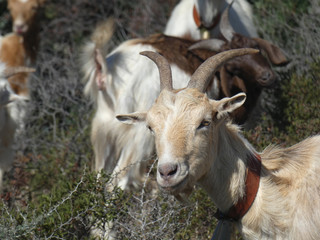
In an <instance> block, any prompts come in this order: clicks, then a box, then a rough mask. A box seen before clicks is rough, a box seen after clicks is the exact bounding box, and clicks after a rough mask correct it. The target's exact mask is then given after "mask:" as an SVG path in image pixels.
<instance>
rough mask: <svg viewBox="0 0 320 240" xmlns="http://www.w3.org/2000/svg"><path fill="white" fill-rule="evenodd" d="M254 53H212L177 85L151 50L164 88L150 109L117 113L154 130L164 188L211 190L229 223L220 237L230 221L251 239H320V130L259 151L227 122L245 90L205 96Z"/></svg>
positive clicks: (179, 192) (177, 191)
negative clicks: (231, 62)
mask: <svg viewBox="0 0 320 240" xmlns="http://www.w3.org/2000/svg"><path fill="white" fill-rule="evenodd" d="M250 51H254V50H252V49H251V50H250V49H248V50H246V49H237V50H230V51H226V52H223V53H222V54H221V53H220V54H218V55H215V56H214V57H211V58H209V59H208V60H207V61H206V62H204V63H203V64H202V65H201V66H200V67H199V68H198V69H197V71H196V72H195V73H194V74H193V75H192V77H191V79H190V82H189V84H188V87H187V88H184V89H179V90H174V89H173V87H172V78H171V73H170V66H169V64H168V62H167V61H166V59H164V58H163V57H161V56H160V55H158V54H156V53H153V52H146V53H144V55H146V56H148V57H149V58H151V59H152V60H153V61H154V62H155V63H156V64H157V65H158V67H159V71H160V81H161V86H163V88H162V91H161V93H160V95H159V97H158V98H157V100H156V101H155V103H154V105H153V106H152V107H151V109H150V110H149V111H148V112H146V113H133V114H129V115H119V116H117V118H118V119H119V120H121V121H123V122H125V123H135V122H145V124H146V125H147V126H148V128H149V129H151V130H152V132H153V134H154V136H155V144H156V151H157V155H158V167H157V182H158V184H159V186H160V187H161V188H162V189H163V190H165V191H168V192H170V193H172V194H174V195H180V197H183V195H184V194H186V195H189V194H190V192H191V191H192V190H193V186H194V185H195V184H199V185H200V186H202V187H203V188H204V189H205V190H206V191H207V192H208V194H209V195H210V197H211V198H212V199H213V201H214V203H215V204H216V206H217V207H218V209H220V220H221V222H220V223H222V228H221V227H219V233H221V232H222V233H221V234H222V235H220V236H214V237H217V238H214V239H229V238H230V237H231V236H230V232H229V231H231V228H227V226H230V225H232V224H234V225H236V226H237V227H238V229H239V231H240V232H241V233H242V235H243V236H244V238H245V239H253V240H255V239H292V240H295V239H296V240H300V239H310V240H311V239H320V231H319V229H320V180H319V175H320V148H319V146H320V135H318V136H314V137H310V138H308V139H306V140H304V141H302V142H300V143H298V144H296V145H294V146H292V147H289V148H279V147H275V146H270V147H268V148H266V149H265V150H264V151H263V152H262V153H258V152H257V151H256V150H255V149H254V148H253V146H252V145H251V144H250V143H249V142H248V141H247V140H246V139H244V138H243V137H242V135H241V133H240V130H239V127H238V126H237V125H234V124H232V123H231V122H230V121H229V120H228V113H229V112H232V111H234V110H235V109H237V108H238V107H240V106H241V105H242V104H243V103H244V101H245V98H246V96H245V94H243V93H240V94H237V95H235V96H233V97H231V98H224V99H222V100H220V101H216V100H212V99H209V98H208V97H207V96H206V94H204V90H205V86H206V85H207V84H208V81H209V80H210V77H211V76H212V74H213V73H214V70H215V69H216V68H217V67H218V66H219V65H221V64H222V63H223V62H224V61H225V60H227V59H229V58H231V57H234V56H237V55H239V54H243V53H248V52H250ZM224 223H226V224H224ZM220 226H221V224H220Z"/></svg>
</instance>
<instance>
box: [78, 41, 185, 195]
mask: <svg viewBox="0 0 320 240" xmlns="http://www.w3.org/2000/svg"><path fill="white" fill-rule="evenodd" d="M146 50H151V51H155V49H154V48H153V47H151V46H150V45H145V44H135V40H130V41H126V42H124V43H123V44H121V45H120V46H119V47H117V48H116V49H115V50H114V51H113V52H111V53H110V54H109V55H108V56H107V58H106V69H107V77H106V78H105V80H106V81H107V82H105V83H103V86H104V88H103V90H101V91H99V90H98V87H97V83H96V81H95V68H96V65H95V63H94V57H93V56H94V51H95V45H94V44H92V43H91V44H88V45H87V46H86V51H85V56H84V59H88V58H87V57H88V56H91V62H90V61H86V60H84V62H87V63H86V64H85V65H84V68H83V70H84V72H85V73H86V76H88V78H87V84H86V86H85V94H86V95H90V96H91V97H92V99H93V100H94V101H95V103H96V106H97V111H96V114H95V116H94V118H93V121H92V132H91V141H92V144H93V147H94V152H95V170H96V171H100V170H101V169H105V170H106V171H107V173H112V172H113V173H114V176H115V177H117V178H115V179H116V180H115V184H117V186H120V187H121V188H123V189H125V188H127V187H128V186H129V185H133V186H134V187H137V186H138V185H139V183H140V182H141V177H142V176H143V175H144V171H145V167H144V165H145V164H146V162H141V160H143V161H147V160H148V159H150V157H151V156H152V154H153V152H154V142H153V138H152V136H151V134H150V133H149V131H148V130H147V129H146V128H145V127H144V126H127V127H124V126H123V124H121V123H119V121H117V120H116V118H115V116H116V115H117V114H119V113H130V112H133V111H144V110H146V109H149V108H150V107H151V105H152V103H153V102H154V100H155V99H156V97H157V95H158V94H159V89H160V85H159V82H158V81H157V79H158V78H159V73H158V70H157V68H156V67H155V66H154V64H153V63H152V62H150V61H148V60H147V59H145V58H144V57H141V56H140V55H139V54H138V53H139V52H141V51H146ZM172 72H173V76H174V77H175V78H176V79H179V80H180V81H179V82H176V84H175V87H179V88H180V87H185V86H186V85H187V79H189V77H190V75H189V74H187V73H185V72H184V71H182V70H181V69H180V68H178V67H176V66H172ZM146 76H148V80H147V81H146V78H145V77H146ZM137 143H139V144H137Z"/></svg>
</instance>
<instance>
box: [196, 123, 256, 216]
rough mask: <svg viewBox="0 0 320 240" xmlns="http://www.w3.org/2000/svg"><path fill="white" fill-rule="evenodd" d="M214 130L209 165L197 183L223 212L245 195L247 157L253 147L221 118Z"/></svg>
mask: <svg viewBox="0 0 320 240" xmlns="http://www.w3.org/2000/svg"><path fill="white" fill-rule="evenodd" d="M213 133H214V136H213V143H212V144H213V147H212V148H211V159H210V161H211V162H212V165H211V168H210V171H209V172H208V173H207V174H206V176H205V177H203V179H201V181H200V184H201V185H202V187H204V188H205V189H206V191H207V192H208V194H209V196H210V197H211V198H212V199H213V201H214V202H215V204H216V205H217V207H218V208H219V209H220V210H221V211H222V212H226V211H227V210H228V209H229V208H230V207H231V206H232V205H234V204H235V203H237V201H238V199H239V198H242V197H243V196H244V194H245V192H244V191H245V178H246V168H247V159H248V157H249V156H250V155H252V154H254V153H255V150H254V149H253V147H252V146H251V145H250V144H249V143H248V142H247V140H245V139H244V138H243V137H242V136H241V135H240V133H239V130H238V129H237V127H236V126H235V125H231V124H230V123H226V122H225V121H222V122H221V123H220V124H218V126H216V127H215V128H214V129H213Z"/></svg>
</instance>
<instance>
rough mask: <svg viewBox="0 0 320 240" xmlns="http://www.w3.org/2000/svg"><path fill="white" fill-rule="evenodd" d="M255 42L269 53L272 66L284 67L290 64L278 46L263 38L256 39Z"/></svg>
mask: <svg viewBox="0 0 320 240" xmlns="http://www.w3.org/2000/svg"><path fill="white" fill-rule="evenodd" d="M254 40H255V41H256V42H257V43H258V44H259V46H260V48H261V49H263V50H264V51H265V52H266V53H267V55H268V58H269V59H270V61H271V62H272V64H274V65H277V66H283V65H286V64H288V63H289V60H288V59H287V58H286V56H285V55H284V53H283V52H282V50H281V49H280V48H278V47H277V46H275V45H273V44H271V43H270V42H268V41H266V40H264V39H261V38H254Z"/></svg>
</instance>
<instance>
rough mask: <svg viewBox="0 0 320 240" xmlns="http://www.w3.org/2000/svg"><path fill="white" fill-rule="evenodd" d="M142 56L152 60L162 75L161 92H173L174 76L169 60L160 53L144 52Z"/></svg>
mask: <svg viewBox="0 0 320 240" xmlns="http://www.w3.org/2000/svg"><path fill="white" fill-rule="evenodd" d="M140 54H141V55H143V56H146V57H148V58H150V59H151V60H152V61H154V63H155V64H156V65H157V67H158V69H159V75H160V91H162V90H163V89H168V90H172V89H173V87H172V74H171V68H170V64H169V62H168V60H167V59H166V58H165V57H163V56H162V55H160V54H159V53H156V52H152V51H143V52H141V53H140Z"/></svg>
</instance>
